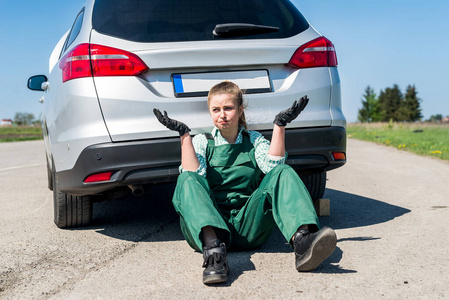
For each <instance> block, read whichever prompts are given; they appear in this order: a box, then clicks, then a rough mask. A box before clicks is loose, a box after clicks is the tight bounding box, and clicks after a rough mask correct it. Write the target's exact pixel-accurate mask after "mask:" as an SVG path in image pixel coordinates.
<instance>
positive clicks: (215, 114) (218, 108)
mask: <svg viewBox="0 0 449 300" xmlns="http://www.w3.org/2000/svg"><path fill="white" fill-rule="evenodd" d="M209 113H210V115H211V117H212V121H213V122H214V125H215V126H216V127H217V128H218V129H219V130H220V131H225V132H238V128H239V117H240V115H241V114H242V113H243V107H242V106H241V107H238V106H237V104H236V101H234V96H233V95H232V94H218V95H213V96H212V97H211V99H210V101H209Z"/></svg>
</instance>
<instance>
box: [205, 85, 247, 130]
mask: <svg viewBox="0 0 449 300" xmlns="http://www.w3.org/2000/svg"><path fill="white" fill-rule="evenodd" d="M221 94H231V95H233V96H234V102H235V104H237V107H238V109H239V110H240V109H242V114H241V115H240V117H239V125H240V126H243V127H244V128H245V129H248V128H247V127H248V126H247V124H246V118H245V112H244V111H243V109H244V104H243V100H244V99H243V94H244V92H243V90H241V89H240V88H239V86H238V85H237V84H235V83H233V82H230V81H223V82H220V83H218V84H216V85H214V86H213V87H212V88H211V89H210V91H209V94H208V95H207V107H210V100H211V99H212V97H213V96H215V95H221Z"/></svg>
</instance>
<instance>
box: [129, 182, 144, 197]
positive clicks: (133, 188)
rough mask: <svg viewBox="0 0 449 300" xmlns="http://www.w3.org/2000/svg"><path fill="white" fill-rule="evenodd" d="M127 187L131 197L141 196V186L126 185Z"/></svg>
mask: <svg viewBox="0 0 449 300" xmlns="http://www.w3.org/2000/svg"><path fill="white" fill-rule="evenodd" d="M128 187H129V188H130V189H131V193H132V194H133V196H141V195H143V192H144V190H143V187H142V186H141V185H128Z"/></svg>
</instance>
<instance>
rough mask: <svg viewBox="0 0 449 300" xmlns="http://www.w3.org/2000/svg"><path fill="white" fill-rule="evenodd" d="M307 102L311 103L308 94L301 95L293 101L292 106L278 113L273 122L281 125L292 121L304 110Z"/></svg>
mask: <svg viewBox="0 0 449 300" xmlns="http://www.w3.org/2000/svg"><path fill="white" fill-rule="evenodd" d="M307 103H309V98H307V96H303V97H301V99H299V102H298V101H295V102H293V105H292V106H291V107H290V108H287V109H285V110H283V111H281V112H280V113H278V114H277V116H276V117H274V121H273V123H274V124H276V125H279V126H285V125H287V123H290V122H291V121H293V120H294V119H296V117H298V115H299V114H300V113H301V112H302V111H303V110H304V108H305V107H306V105H307Z"/></svg>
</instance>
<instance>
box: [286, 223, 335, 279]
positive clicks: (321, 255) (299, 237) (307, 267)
mask: <svg viewBox="0 0 449 300" xmlns="http://www.w3.org/2000/svg"><path fill="white" fill-rule="evenodd" d="M293 245H294V248H295V259H296V270H298V271H299V272H306V271H312V270H315V269H316V267H318V266H319V265H320V264H321V263H322V262H323V261H324V260H325V259H326V258H328V257H329V256H330V255H331V254H332V252H334V250H335V247H336V245H337V235H336V234H335V231H334V230H333V229H332V228H329V227H323V228H321V230H319V231H317V232H314V233H311V232H310V231H309V230H307V229H301V230H298V231H297V232H296V233H295V240H294V241H293Z"/></svg>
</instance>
